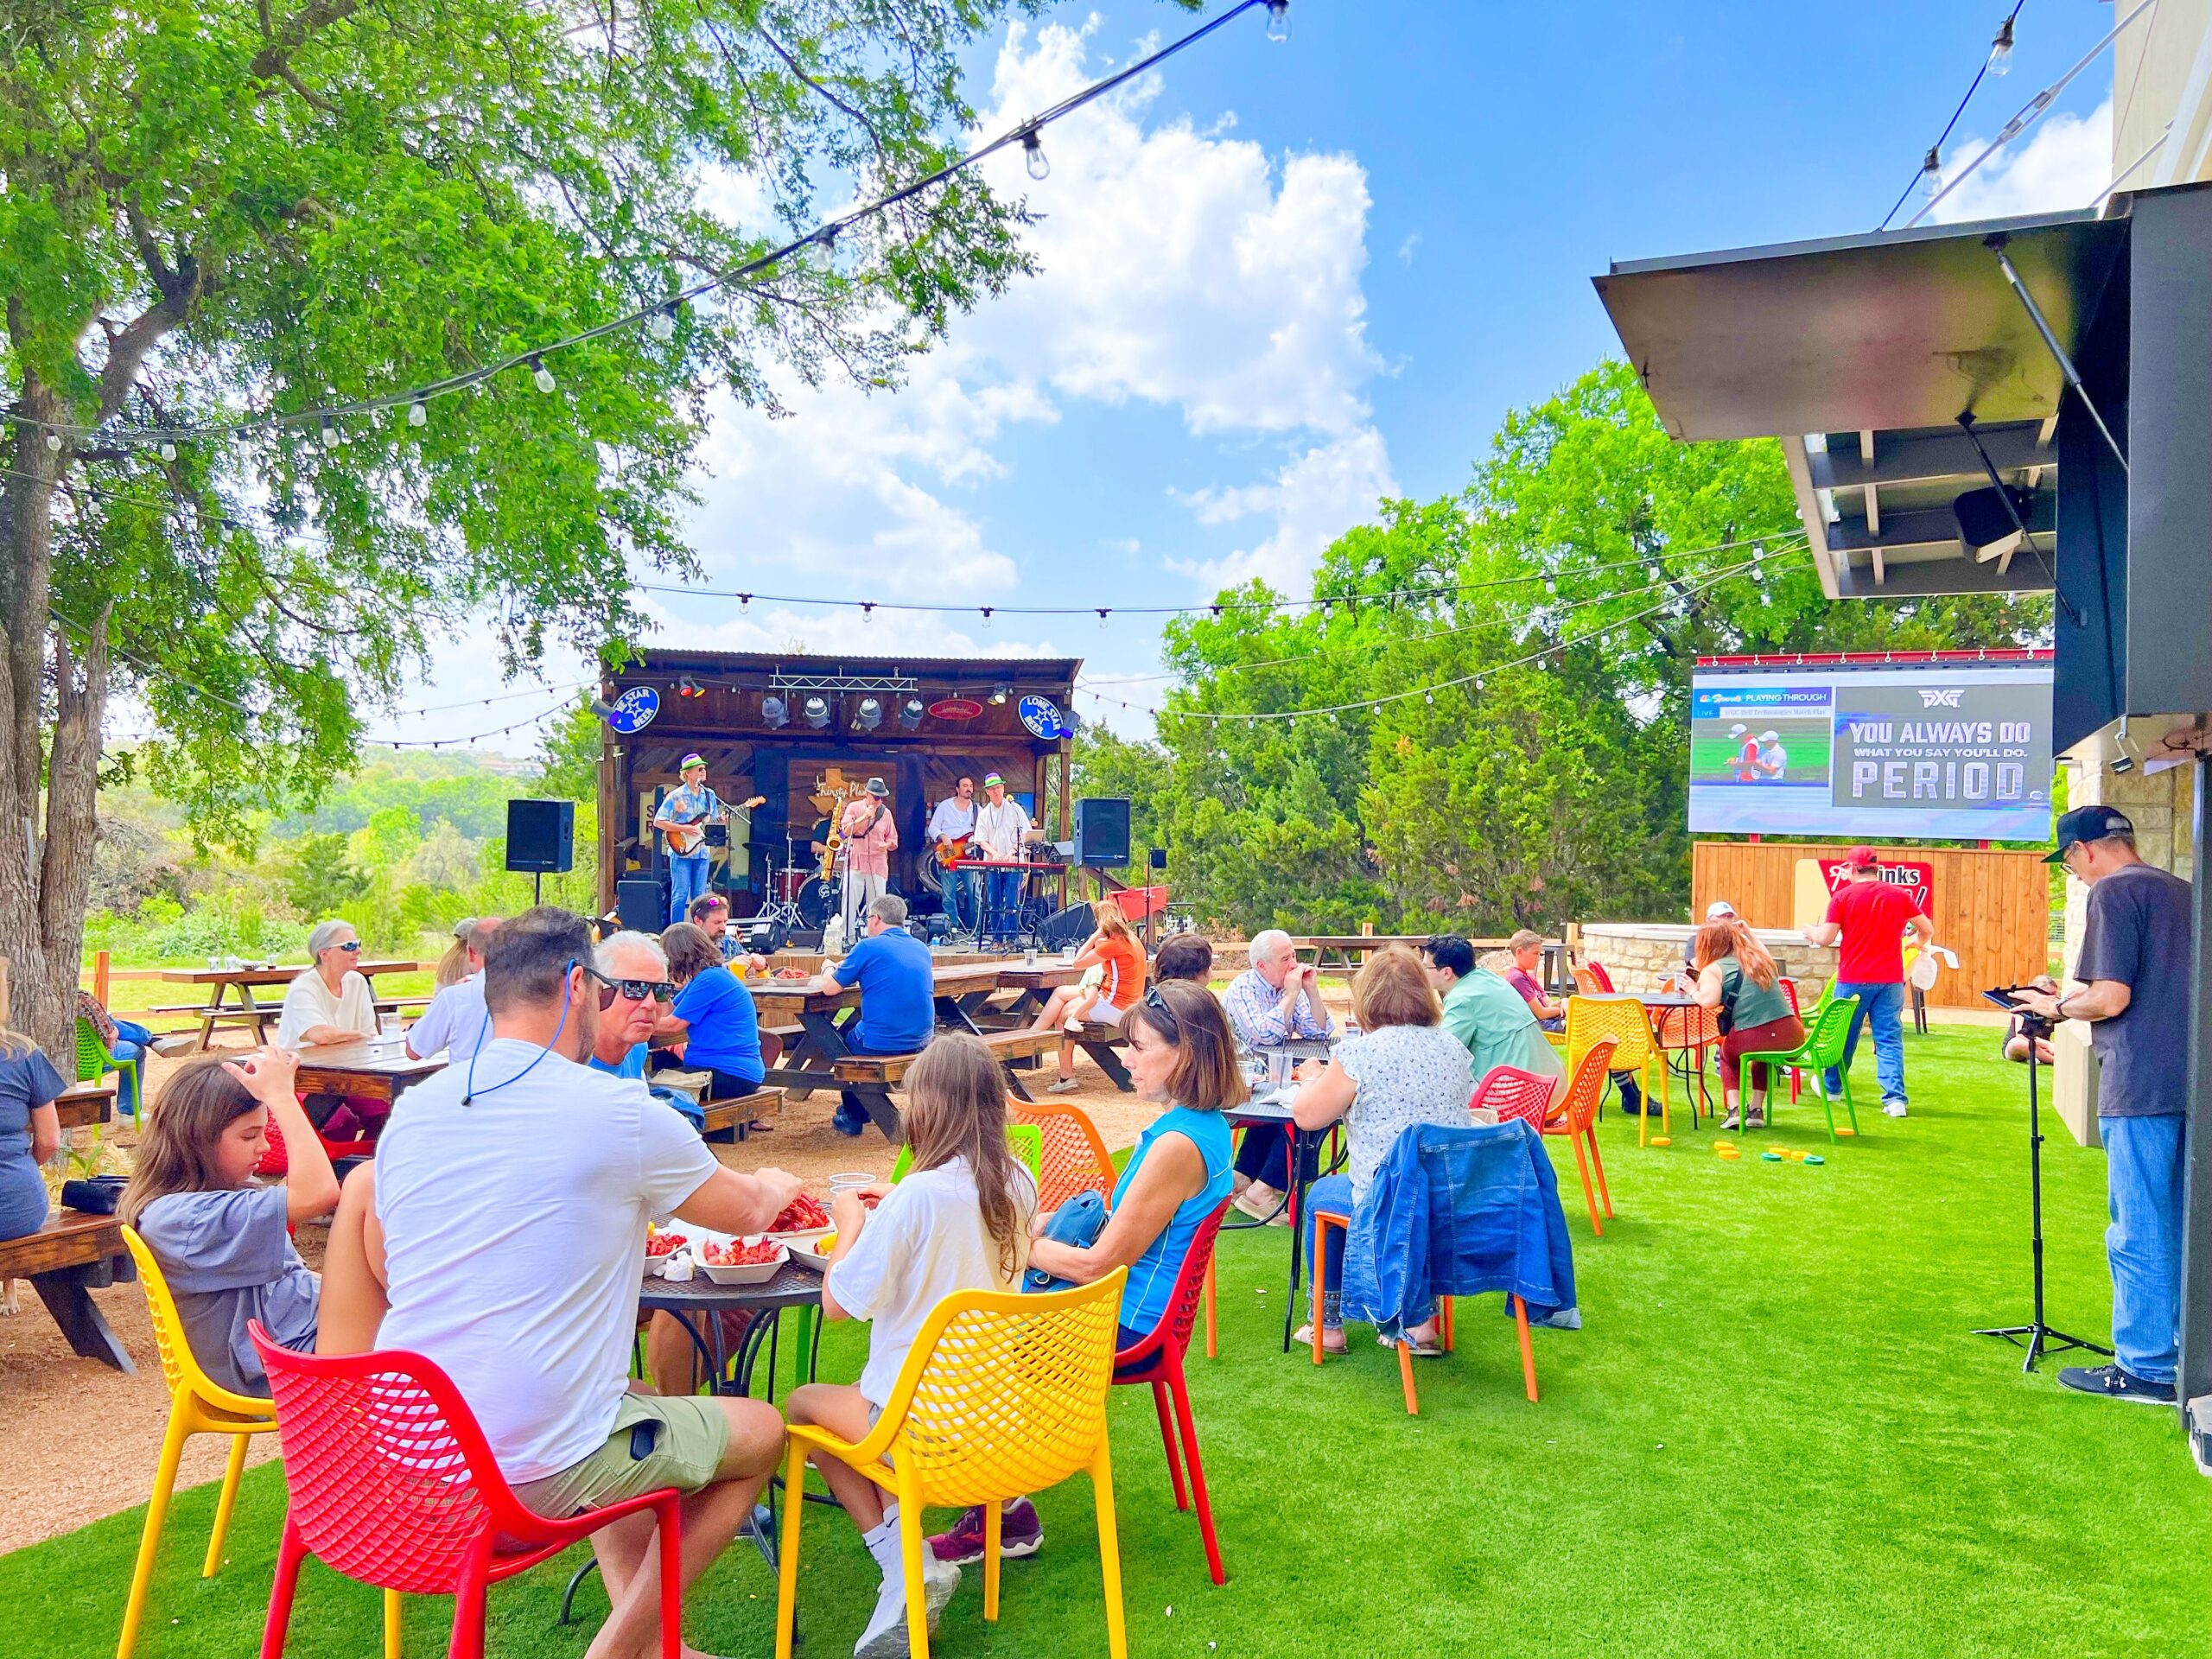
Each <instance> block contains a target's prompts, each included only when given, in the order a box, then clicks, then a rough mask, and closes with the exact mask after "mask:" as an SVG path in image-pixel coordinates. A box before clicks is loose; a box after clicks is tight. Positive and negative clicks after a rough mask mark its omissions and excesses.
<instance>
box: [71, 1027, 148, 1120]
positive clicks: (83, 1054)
mask: <svg viewBox="0 0 2212 1659" xmlns="http://www.w3.org/2000/svg"><path fill="white" fill-rule="evenodd" d="M111 1071H127V1072H129V1073H130V1088H129V1089H128V1090H125V1091H124V1092H125V1093H127V1094H128V1095H129V1096H130V1099H129V1100H128V1101H127V1102H125V1103H124V1105H125V1108H126V1109H127V1110H128V1111H129V1113H130V1115H131V1116H134V1117H135V1116H137V1114H138V1112H139V1111H140V1110H141V1109H143V1103H144V1101H145V1098H146V1057H145V1056H144V1055H143V1054H142V1055H140V1056H139V1057H138V1058H137V1059H135V1060H118V1058H115V1056H114V1055H112V1054H111V1053H109V1052H107V1045H106V1044H105V1043H104V1042H102V1041H101V1040H100V1033H99V1027H97V1026H95V1025H94V1024H93V1023H92V1021H91V1020H86V1019H82V1018H79V1020H78V1021H77V1081H78V1082H79V1083H98V1082H99V1080H100V1079H101V1078H102V1077H105V1076H106V1075H107V1074H108V1073H109V1072H111Z"/></svg>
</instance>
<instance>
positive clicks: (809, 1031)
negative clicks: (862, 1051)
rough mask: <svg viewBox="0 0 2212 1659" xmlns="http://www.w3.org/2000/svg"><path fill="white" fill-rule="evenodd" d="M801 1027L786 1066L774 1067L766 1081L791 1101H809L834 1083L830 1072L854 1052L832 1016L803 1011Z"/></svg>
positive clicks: (801, 1010) (786, 1057)
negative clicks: (819, 1089) (796, 1044)
mask: <svg viewBox="0 0 2212 1659" xmlns="http://www.w3.org/2000/svg"><path fill="white" fill-rule="evenodd" d="M798 1023H799V1033H800V1035H799V1039H798V1046H796V1047H794V1048H793V1049H792V1050H791V1052H790V1053H788V1054H786V1055H785V1056H784V1057H783V1062H782V1064H780V1065H772V1066H770V1067H769V1068H768V1073H767V1077H766V1078H765V1079H764V1081H766V1082H769V1083H773V1084H777V1085H779V1087H780V1088H782V1089H783V1090H784V1092H785V1098H786V1099H790V1100H805V1099H808V1098H810V1096H812V1095H813V1093H814V1091H815V1090H816V1088H817V1087H823V1086H828V1085H829V1084H832V1083H834V1081H835V1079H834V1078H832V1077H830V1075H829V1068H830V1067H831V1066H832V1065H835V1064H836V1062H837V1061H838V1060H839V1059H840V1058H842V1057H843V1056H844V1055H845V1054H847V1053H848V1052H850V1051H849V1049H848V1048H847V1047H846V1046H845V1039H844V1038H843V1036H842V1034H840V1033H839V1031H838V1028H837V1026H836V1023H835V1022H834V1021H833V1020H831V1019H830V1018H829V1015H828V1014H816V1013H811V1012H810V1011H808V1010H807V1009H805V1008H801V1009H800V1010H799V1015H798Z"/></svg>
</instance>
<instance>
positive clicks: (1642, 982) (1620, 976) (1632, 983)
mask: <svg viewBox="0 0 2212 1659" xmlns="http://www.w3.org/2000/svg"><path fill="white" fill-rule="evenodd" d="M1751 932H1752V936H1753V937H1754V938H1757V939H1758V942H1759V943H1760V944H1763V945H1764V946H1766V948H1767V949H1768V950H1770V951H1771V952H1772V953H1773V955H1774V959H1775V961H1776V962H1777V963H1779V964H1780V965H1781V968H1782V971H1783V973H1784V974H1786V975H1788V976H1789V977H1790V978H1791V979H1794V980H1796V981H1797V982H1798V994H1799V995H1800V997H1801V998H1802V999H1803V1000H1804V1001H1805V1002H1806V1004H1807V1006H1808V1007H1809V1006H1810V1004H1811V1001H1812V999H1814V998H1815V997H1817V996H1818V995H1820V994H1821V989H1822V988H1824V987H1825V986H1826V985H1827V982H1828V981H1829V980H1831V979H1833V978H1834V976H1835V957H1836V953H1835V948H1834V946H1833V945H1813V944H1806V943H1805V938H1804V935H1802V933H1792V932H1789V931H1787V930H1785V929H1782V928H1772V927H1757V928H1753V929H1752V930H1751ZM1696 933H1697V930H1696V929H1695V928H1694V927H1686V926H1683V925H1680V924H1678V923H1667V922H1586V923H1584V924H1583V925H1582V948H1581V950H1580V952H1579V953H1578V955H1577V957H1576V960H1577V961H1579V962H1590V961H1592V960H1594V961H1598V962H1602V963H1605V971H1606V972H1607V973H1608V974H1610V975H1611V976H1612V981H1613V984H1614V986H1615V987H1616V988H1618V989H1620V990H1624V991H1656V990H1657V989H1658V988H1659V983H1660V982H1661V981H1662V980H1663V979H1665V978H1666V976H1668V975H1669V974H1676V973H1680V972H1681V970H1682V961H1683V958H1684V957H1685V956H1686V955H1687V953H1688V950H1689V943H1690V940H1691V939H1692V938H1694V937H1695V936H1696Z"/></svg>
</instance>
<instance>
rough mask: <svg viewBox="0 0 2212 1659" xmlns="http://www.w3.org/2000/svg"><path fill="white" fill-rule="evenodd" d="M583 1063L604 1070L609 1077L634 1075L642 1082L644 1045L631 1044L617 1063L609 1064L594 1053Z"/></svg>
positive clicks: (595, 1069) (593, 1068) (594, 1069)
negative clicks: (628, 1050) (629, 1048)
mask: <svg viewBox="0 0 2212 1659" xmlns="http://www.w3.org/2000/svg"><path fill="white" fill-rule="evenodd" d="M584 1064H585V1065H588V1066H589V1067H591V1069H592V1070H593V1071H604V1072H607V1074H608V1075H609V1076H611V1077H636V1078H638V1079H639V1081H641V1082H642V1081H643V1080H644V1078H645V1045H644V1044H643V1043H639V1044H636V1045H634V1046H632V1048H631V1050H630V1052H628V1053H627V1054H625V1055H624V1056H623V1057H622V1058H621V1062H620V1064H619V1065H608V1064H607V1062H606V1061H605V1060H602V1059H601V1058H599V1056H598V1055H596V1054H594V1055H593V1056H592V1057H591V1058H589V1059H588V1060H586V1061H585V1062H584Z"/></svg>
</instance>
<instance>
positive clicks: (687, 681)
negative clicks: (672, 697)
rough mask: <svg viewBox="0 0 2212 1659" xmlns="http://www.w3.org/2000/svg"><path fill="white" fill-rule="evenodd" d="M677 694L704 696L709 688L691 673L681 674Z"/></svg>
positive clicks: (680, 695)
mask: <svg viewBox="0 0 2212 1659" xmlns="http://www.w3.org/2000/svg"><path fill="white" fill-rule="evenodd" d="M676 695H677V696H679V697H703V696H706V695H707V688H706V687H705V686H703V685H702V684H700V683H699V682H698V681H696V680H695V679H693V678H692V677H690V675H689V674H683V675H679V676H677V681H676Z"/></svg>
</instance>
